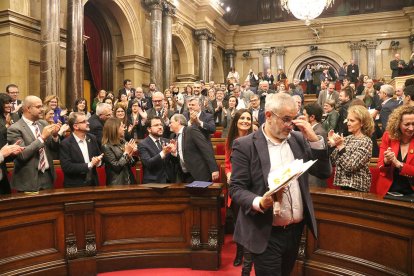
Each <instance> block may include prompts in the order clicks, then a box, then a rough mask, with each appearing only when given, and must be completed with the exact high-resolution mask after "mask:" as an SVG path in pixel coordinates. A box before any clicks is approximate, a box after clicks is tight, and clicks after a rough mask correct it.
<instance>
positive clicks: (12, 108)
mask: <svg viewBox="0 0 414 276" xmlns="http://www.w3.org/2000/svg"><path fill="white" fill-rule="evenodd" d="M11 105H12V107H11V111H12V112H14V110H15V109H16V107H15V103H14V102H11Z"/></svg>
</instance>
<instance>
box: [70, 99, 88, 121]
mask: <svg viewBox="0 0 414 276" xmlns="http://www.w3.org/2000/svg"><path fill="white" fill-rule="evenodd" d="M73 111H74V112H83V113H85V115H86V120H88V119H89V118H90V117H91V113H89V112H88V102H87V101H86V99H85V98H77V99H76V101H75V106H74V107H73Z"/></svg>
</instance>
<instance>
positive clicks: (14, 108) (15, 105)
mask: <svg viewBox="0 0 414 276" xmlns="http://www.w3.org/2000/svg"><path fill="white" fill-rule="evenodd" d="M6 92H7V94H9V96H10V97H11V98H12V100H11V102H10V104H11V113H17V112H18V111H19V109H20V107H21V106H22V101H21V100H19V99H18V97H19V87H18V86H17V85H15V84H9V85H7V86H6Z"/></svg>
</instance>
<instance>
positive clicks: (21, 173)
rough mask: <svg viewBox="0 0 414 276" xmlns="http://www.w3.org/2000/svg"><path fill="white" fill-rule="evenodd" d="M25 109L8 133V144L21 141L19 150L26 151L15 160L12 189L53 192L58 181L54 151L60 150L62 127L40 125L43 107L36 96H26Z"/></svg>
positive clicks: (45, 123)
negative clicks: (54, 182)
mask: <svg viewBox="0 0 414 276" xmlns="http://www.w3.org/2000/svg"><path fill="white" fill-rule="evenodd" d="M22 108H23V116H22V118H21V119H20V120H19V121H17V122H16V123H14V124H13V125H11V126H10V127H9V129H8V130H7V142H8V143H9V144H14V143H16V141H20V146H22V147H25V149H24V151H23V152H22V153H20V154H19V155H17V157H16V159H15V160H14V170H13V176H12V183H11V187H12V188H14V189H16V190H17V191H20V192H37V191H39V190H44V189H51V188H53V181H54V179H55V177H56V174H55V169H54V167H53V159H52V151H58V150H59V136H58V131H59V129H60V126H61V125H60V124H52V125H48V124H47V122H46V121H43V120H40V121H39V118H40V116H41V114H42V112H43V104H42V100H41V99H39V98H38V97H36V96H27V97H26V98H25V99H24V101H23V106H22Z"/></svg>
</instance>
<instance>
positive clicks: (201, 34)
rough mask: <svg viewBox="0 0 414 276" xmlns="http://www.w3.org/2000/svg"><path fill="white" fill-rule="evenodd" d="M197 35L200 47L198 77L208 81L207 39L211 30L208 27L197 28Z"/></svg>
mask: <svg viewBox="0 0 414 276" xmlns="http://www.w3.org/2000/svg"><path fill="white" fill-rule="evenodd" d="M194 34H195V36H196V37H197V38H198V42H199V47H198V70H199V73H198V77H199V79H200V80H204V81H206V79H207V77H208V60H207V59H208V49H207V46H208V45H207V39H208V36H209V35H210V32H209V31H208V30H207V29H201V30H196V31H195V32H194Z"/></svg>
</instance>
